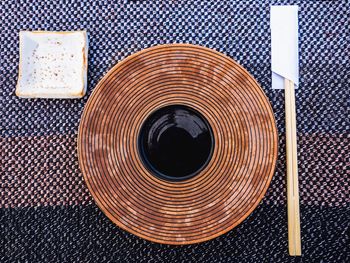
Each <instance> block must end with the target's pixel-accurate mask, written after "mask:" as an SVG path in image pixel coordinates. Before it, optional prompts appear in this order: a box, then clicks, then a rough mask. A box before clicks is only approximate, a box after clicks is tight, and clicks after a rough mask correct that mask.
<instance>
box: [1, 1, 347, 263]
mask: <svg viewBox="0 0 350 263" xmlns="http://www.w3.org/2000/svg"><path fill="white" fill-rule="evenodd" d="M271 4H298V5H299V9H300V11H299V31H300V32H299V33H300V35H299V53H300V86H299V88H298V90H297V91H296V108H297V133H298V134H297V137H298V165H299V180H300V181H299V184H300V202H301V232H302V233H301V234H302V252H303V256H302V257H298V258H293V257H289V256H288V242H287V239H288V238H287V210H286V177H285V168H286V167H285V130H284V127H285V123H284V117H285V116H284V93H283V91H282V90H272V89H271V64H270V62H271V59H270V58H271V57H270V56H271V52H270V49H271V46H270V41H271V39H270V29H269V19H270V14H269V8H270V5H271ZM20 30H50V31H64V30H87V32H88V35H89V59H88V65H89V66H88V67H89V69H88V92H87V95H86V96H85V97H84V98H83V99H74V100H54V99H20V98H18V97H16V96H15V94H14V91H15V85H16V81H17V74H18V62H19V35H18V33H19V31H20ZM349 30H350V3H349V1H272V2H271V1H254V0H248V1H235V0H231V1H230V0H222V1H215V0H188V1H185V0H180V1H176V0H173V1H170V0H167V1H160V0H155V1H106V0H104V1H92V0H88V1H76V0H73V1H41V0H38V1H18V0H17V1H15V0H9V1H1V2H0V47H1V48H0V133H1V137H0V154H1V156H0V160H1V163H0V164H1V166H0V262H101V263H102V262H350V245H349V244H350V240H349V232H350V228H349V224H350V223H349V222H350V208H349V204H350V193H349V184H350V182H349V181H350V179H349V178H350V121H349V114H350V105H349V103H350V94H349V92H350V88H349V85H350V73H349V72H350V71H349V63H350V61H349V52H350V32H349ZM164 43H191V44H197V45H202V46H205V47H209V48H212V49H215V50H217V51H220V52H222V53H224V54H226V55H228V56H229V57H231V58H233V59H235V60H236V61H238V62H239V63H240V64H241V65H242V66H244V67H245V68H246V69H247V70H248V71H249V72H250V73H251V74H252V75H253V76H254V77H255V78H256V80H257V81H258V82H259V83H260V85H261V87H262V88H263V90H264V91H265V93H266V94H267V96H268V98H269V100H270V102H271V104H272V107H273V110H274V113H275V117H276V122H277V126H278V131H279V158H278V162H277V167H276V173H275V175H274V177H273V180H272V183H271V185H270V187H269V189H268V192H267V194H266V196H265V198H264V199H263V201H262V202H261V204H260V205H259V206H258V207H257V209H256V210H255V211H254V212H253V213H252V214H251V215H250V216H249V217H248V218H247V219H246V220H245V221H244V222H243V223H241V224H240V225H239V226H238V227H236V228H235V229H233V230H232V231H230V232H229V233H227V234H225V235H223V236H221V237H219V238H216V239H214V240H212V241H208V242H205V243H201V244H197V245H190V246H178V247H176V246H166V245H159V244H155V243H151V242H148V241H145V240H143V239H140V238H138V237H136V236H134V235H132V234H129V233H127V232H125V231H123V230H121V229H119V228H118V227H117V226H115V225H114V224H113V223H112V222H111V221H109V219H108V218H107V217H106V216H104V214H103V213H102V212H101V211H100V210H99V209H98V207H97V206H96V205H95V203H94V201H93V199H92V197H91V196H90V194H89V192H88V190H87V188H86V186H85V183H84V180H83V176H82V174H81V172H80V169H79V166H78V157H77V151H76V144H77V131H78V126H79V120H80V117H81V113H82V111H83V108H84V105H85V103H86V101H87V100H88V98H89V96H90V94H91V92H92V91H93V89H94V87H95V86H96V84H97V83H98V81H99V80H100V79H101V78H102V77H103V76H104V74H106V73H107V71H108V70H109V69H110V68H111V67H112V66H114V65H115V64H116V63H117V62H118V61H120V60H122V59H123V58H125V57H127V56H128V55H130V54H132V53H134V52H137V51H140V50H142V49H144V48H147V47H150V46H154V45H157V44H164Z"/></svg>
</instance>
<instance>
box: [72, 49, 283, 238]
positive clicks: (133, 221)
mask: <svg viewBox="0 0 350 263" xmlns="http://www.w3.org/2000/svg"><path fill="white" fill-rule="evenodd" d="M172 104H182V105H186V106H189V107H192V108H193V109H195V110H197V111H199V112H200V113H201V114H202V115H203V116H204V117H205V118H206V119H207V120H208V122H209V124H210V126H211V128H212V130H213V134H214V140H215V147H214V150H213V155H212V158H211V160H210V162H209V164H208V165H207V166H206V167H205V169H204V170H202V171H201V172H200V173H199V174H198V175H196V176H195V177H193V178H191V179H188V180H185V181H180V182H171V181H165V180H162V179H159V178H158V177H156V176H154V175H152V174H151V173H150V172H149V171H148V170H147V169H146V168H145V167H144V166H143V164H142V161H141V159H140V157H139V154H138V149H137V147H138V143H137V138H138V133H139V131H140V127H141V125H142V123H143V121H144V120H145V119H146V118H147V116H149V115H150V114H151V113H152V112H154V111H155V110H156V109H159V108H161V107H163V106H167V105H172ZM277 141H278V140H277V130H276V125H275V120H274V115H273V112H272V109H271V105H270V104H269V102H268V99H267V98H266V96H265V94H264V93H263V91H262V89H261V88H260V87H259V85H258V84H257V82H256V81H255V80H254V78H253V77H252V76H251V75H249V73H248V72H247V71H246V70H245V69H244V68H243V67H241V66H240V65H239V64H237V63H236V62H235V61H234V60H232V59H230V58H228V57H227V56H225V55H223V54H221V53H219V52H216V51H214V50H211V49H208V48H204V47H200V46H194V45H189V44H171V45H161V46H156V47H152V48H148V49H145V50H142V51H140V52H138V53H135V54H133V55H131V56H130V57H128V58H126V59H125V60H123V61H122V62H120V63H118V64H117V65H116V66H115V67H113V68H112V69H111V70H110V71H109V72H108V73H107V74H106V76H105V77H104V78H103V79H102V80H101V81H100V82H99V84H98V85H97V87H96V88H95V90H94V92H93V94H92V95H91V97H90V98H89V101H88V102H87V104H86V106H85V109H84V113H83V116H82V119H81V123H80V128H79V136H78V155H79V163H80V167H81V169H82V172H83V175H84V178H85V181H86V184H87V186H88V188H89V190H90V192H91V194H92V196H93V197H94V199H95V201H96V203H97V204H98V206H99V207H100V208H101V209H102V211H103V212H104V213H105V214H106V215H107V216H108V217H109V218H110V219H111V220H112V221H113V222H114V223H115V224H117V225H118V226H119V227H121V228H123V229H125V230H127V231H129V232H131V233H133V234H135V235H138V236H140V237H142V238H145V239H147V240H151V241H154V242H158V243H165V244H191V243H197V242H202V241H206V240H209V239H212V238H214V237H217V236H219V235H221V234H223V233H225V232H227V231H229V230H230V229H232V228H233V227H235V226H237V225H238V224H239V223H240V222H242V221H243V220H244V219H245V218H246V217H247V216H248V215H249V214H250V213H251V212H252V211H253V210H254V208H255V207H256V206H257V205H258V203H259V202H260V201H261V199H262V198H263V196H264V194H265V192H266V190H267V188H268V186H269V184H270V181H271V178H272V175H273V173H274V169H275V163H276V159H277V146H278V145H277Z"/></svg>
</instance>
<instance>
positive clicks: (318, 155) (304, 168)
mask: <svg viewBox="0 0 350 263" xmlns="http://www.w3.org/2000/svg"><path fill="white" fill-rule="evenodd" d="M76 144H77V142H76V135H52V136H45V137H12V138H1V139H0V146H1V182H0V185H1V189H0V208H9V207H27V206H58V205H77V204H82V205H88V204H92V203H93V200H92V198H91V196H90V194H89V192H88V190H87V188H86V186H85V183H84V181H83V176H82V174H81V172H80V170H79V166H78V157H77V151H76ZM349 145H350V139H349V138H348V136H347V135H344V134H337V135H330V134H311V135H299V136H298V163H299V184H300V199H301V204H304V205H318V206H321V205H326V206H345V205H346V204H348V203H350V194H349V170H350V169H349V168H350V164H349V160H350V156H349V149H348V148H349ZM285 189H286V182H285V158H284V137H283V136H280V155H279V159H278V163H277V167H276V174H275V176H274V178H273V180H272V183H271V186H270V188H269V189H268V192H267V194H266V197H265V198H264V200H263V202H264V203H267V204H285V203H286V198H285V196H286V193H285Z"/></svg>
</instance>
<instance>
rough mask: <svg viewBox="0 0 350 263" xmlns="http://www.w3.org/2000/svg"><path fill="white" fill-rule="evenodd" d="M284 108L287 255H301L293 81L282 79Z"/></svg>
mask: <svg viewBox="0 0 350 263" xmlns="http://www.w3.org/2000/svg"><path fill="white" fill-rule="evenodd" d="M284 89H285V109H286V155H287V157H286V158H287V203H288V246H289V255H291V256H301V238H300V211H299V186H298V162H297V133H296V111H295V91H294V83H293V82H292V81H290V80H288V79H284Z"/></svg>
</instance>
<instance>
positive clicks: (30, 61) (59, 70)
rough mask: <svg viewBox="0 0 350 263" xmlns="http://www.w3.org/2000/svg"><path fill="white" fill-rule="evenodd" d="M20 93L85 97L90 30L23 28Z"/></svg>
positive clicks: (21, 34)
mask: <svg viewBox="0 0 350 263" xmlns="http://www.w3.org/2000/svg"><path fill="white" fill-rule="evenodd" d="M19 38H20V59H19V73H18V82H17V87H16V95H17V96H19V97H22V98H81V97H83V96H84V95H85V92H86V86H87V55H88V39H87V33H86V31H76V32H46V31H21V32H20V33H19Z"/></svg>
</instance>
